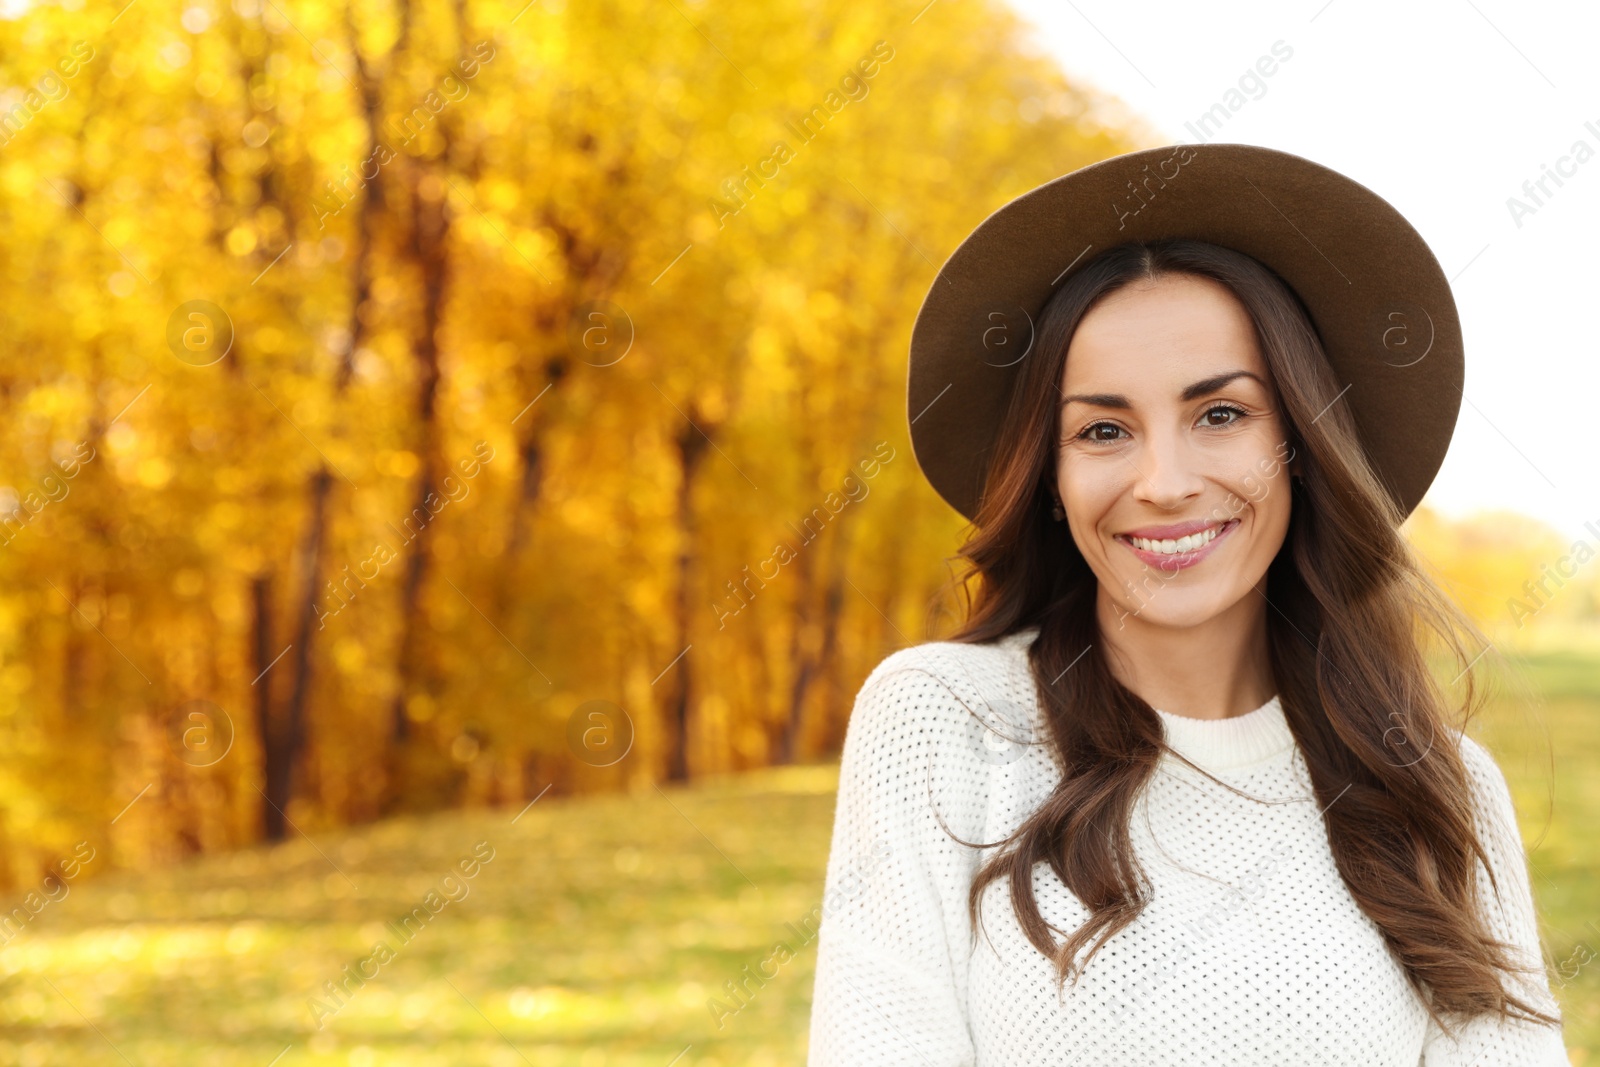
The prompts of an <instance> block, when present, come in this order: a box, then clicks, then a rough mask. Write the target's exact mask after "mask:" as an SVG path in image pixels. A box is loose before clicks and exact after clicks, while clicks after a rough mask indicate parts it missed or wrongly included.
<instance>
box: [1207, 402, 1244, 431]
mask: <svg viewBox="0 0 1600 1067" xmlns="http://www.w3.org/2000/svg"><path fill="white" fill-rule="evenodd" d="M1218 414H1221V415H1224V416H1233V417H1232V418H1221V419H1216V418H1213V416H1215V415H1218ZM1247 414H1248V412H1246V411H1245V410H1244V409H1243V408H1236V407H1234V406H1233V405H1232V404H1218V405H1216V406H1215V407H1212V408H1208V409H1206V413H1205V414H1204V415H1202V416H1200V417H1201V419H1203V420H1205V424H1206V425H1207V426H1227V425H1228V424H1229V423H1234V422H1238V421H1239V420H1240V419H1242V418H1244V417H1245V415H1247Z"/></svg>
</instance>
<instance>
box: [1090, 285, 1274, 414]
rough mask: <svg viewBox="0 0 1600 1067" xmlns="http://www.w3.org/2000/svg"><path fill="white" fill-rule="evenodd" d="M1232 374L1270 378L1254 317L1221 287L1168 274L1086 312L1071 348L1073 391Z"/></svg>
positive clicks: (1110, 297)
mask: <svg viewBox="0 0 1600 1067" xmlns="http://www.w3.org/2000/svg"><path fill="white" fill-rule="evenodd" d="M1230 370H1248V371H1251V372H1253V373H1255V374H1257V375H1259V376H1260V377H1261V378H1262V379H1267V373H1266V367H1265V361H1264V360H1263V359H1262V356H1261V352H1260V348H1259V346H1258V344H1257V342H1256V331H1255V325H1254V323H1253V322H1252V320H1251V318H1250V315H1249V312H1247V311H1246V310H1245V308H1244V305H1243V304H1241V303H1240V302H1239V300H1238V298H1237V297H1235V296H1234V295H1233V294H1232V293H1231V292H1230V291H1229V290H1228V289H1227V288H1226V287H1225V286H1223V285H1222V284H1221V283H1219V282H1214V281H1211V280H1210V279H1205V278H1195V277H1193V276H1189V275H1164V276H1161V277H1159V278H1156V279H1154V280H1153V281H1150V280H1145V281H1141V282H1137V283H1134V284H1132V285H1129V286H1125V287H1123V288H1121V289H1119V290H1117V291H1116V292H1113V293H1111V294H1109V295H1108V296H1106V297H1105V298H1104V299H1103V300H1102V301H1101V302H1099V303H1097V304H1096V305H1095V306H1094V307H1093V308H1091V309H1090V310H1089V312H1088V313H1087V314H1085V315H1084V317H1083V319H1082V321H1081V322H1080V323H1079V324H1078V328H1077V330H1076V331H1075V332H1074V333H1073V337H1072V341H1071V343H1070V344H1069V345H1068V348H1067V358H1066V366H1065V369H1064V372H1063V382H1064V384H1065V386H1066V387H1067V388H1068V389H1069V390H1071V389H1076V388H1078V387H1079V386H1083V387H1086V388H1089V389H1092V390H1097V391H1098V390H1100V389H1102V388H1103V387H1105V386H1109V385H1111V384H1113V383H1121V384H1127V385H1131V384H1135V383H1138V382H1141V381H1152V380H1154V381H1160V382H1167V383H1170V382H1175V381H1180V380H1181V381H1183V382H1184V383H1187V382H1189V381H1191V380H1199V379H1202V378H1207V377H1211V376H1213V375H1216V374H1220V373H1223V372H1226V371H1230Z"/></svg>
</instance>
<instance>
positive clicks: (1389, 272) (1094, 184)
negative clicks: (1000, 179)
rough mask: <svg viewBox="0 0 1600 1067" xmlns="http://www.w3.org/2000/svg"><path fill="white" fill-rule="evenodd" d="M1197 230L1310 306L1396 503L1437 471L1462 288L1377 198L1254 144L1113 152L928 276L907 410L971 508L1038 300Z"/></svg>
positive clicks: (925, 451)
mask: <svg viewBox="0 0 1600 1067" xmlns="http://www.w3.org/2000/svg"><path fill="white" fill-rule="evenodd" d="M1170 237H1189V238H1195V239H1198V240H1202V241H1209V242H1211V243H1213V244H1218V245H1222V246H1224V247H1227V248H1232V249H1235V250H1237V251H1240V252H1244V253H1245V254H1247V255H1250V256H1252V257H1254V258H1255V259H1257V260H1259V261H1260V262H1262V263H1264V264H1265V265H1266V266H1268V267H1269V268H1271V269H1272V270H1273V271H1274V272H1275V273H1276V274H1277V275H1278V276H1279V277H1281V278H1282V279H1283V280H1284V281H1285V282H1287V283H1288V285H1289V286H1290V287H1291V288H1292V289H1293V290H1294V291H1295V292H1296V293H1297V294H1298V295H1299V297H1300V299H1301V301H1302V302H1303V303H1304V304H1305V306H1306V308H1307V310H1308V311H1309V312H1310V314H1311V319H1312V323H1313V325H1314V326H1315V327H1316V330H1317V333H1318V335H1319V336H1320V337H1321V339H1322V344H1323V347H1324V349H1325V350H1326V353H1327V356H1328V360H1329V362H1330V364H1331V365H1332V367H1333V370H1334V374H1335V376H1336V377H1337V379H1338V382H1339V385H1340V387H1341V388H1342V389H1343V390H1344V391H1343V392H1342V393H1341V394H1339V395H1338V397H1337V399H1336V400H1331V402H1335V403H1341V404H1349V405H1350V409H1351V411H1352V413H1353V414H1354V416H1355V421H1356V424H1357V427H1358V429H1359V432H1360V435H1361V440H1362V444H1363V446H1364V448H1365V450H1366V453H1367V457H1368V460H1369V462H1370V463H1371V465H1372V466H1373V468H1374V469H1375V470H1376V472H1377V474H1378V477H1379V478H1380V480H1381V481H1382V482H1383V483H1384V485H1385V487H1386V488H1387V489H1388V490H1389V492H1390V494H1391V496H1392V497H1393V498H1394V500H1395V502H1396V504H1398V505H1399V507H1400V511H1401V514H1402V516H1404V515H1409V514H1410V513H1411V512H1412V510H1414V509H1415V507H1416V505H1417V503H1418V502H1419V501H1420V500H1421V499H1422V496H1423V494H1424V493H1426V492H1427V490H1428V486H1429V485H1431V484H1432V483H1433V479H1434V476H1435V475H1436V474H1437V473H1438V471H1439V466H1440V464H1442V463H1443V462H1444V456H1445V451H1446V450H1447V449H1448V447H1449V444H1450V437H1451V434H1452V433H1453V432H1454V430H1455V424H1456V416H1457V415H1458V413H1459V412H1460V408H1461V395H1462V393H1461V390H1462V379H1463V360H1462V343H1461V324H1460V320H1459V318H1458V316H1457V313H1456V304H1455V298H1454V296H1453V295H1452V294H1451V292H1450V282H1449V279H1448V278H1446V277H1445V274H1444V271H1443V269H1442V268H1441V267H1440V266H1439V262H1438V260H1436V259H1435V258H1434V255H1433V252H1432V251H1431V250H1430V249H1429V248H1428V246H1427V243H1426V242H1424V241H1423V239H1422V236H1421V235H1420V234H1419V233H1417V231H1416V230H1415V229H1414V228H1413V227H1412V226H1411V224H1410V223H1409V222H1407V221H1406V219H1405V217H1404V216H1402V215H1401V214H1400V212H1399V211H1397V210H1396V209H1395V208H1394V207H1393V206H1391V205H1390V204H1389V203H1388V202H1387V201H1385V200H1384V199H1383V198H1382V197H1380V196H1378V195H1377V194H1376V193H1374V192H1372V191H1371V190H1370V189H1368V188H1366V187H1365V186H1363V185H1361V184H1360V183H1358V182H1356V181H1353V180H1352V179H1350V178H1347V177H1345V176H1344V175H1342V174H1340V173H1338V172H1337V171H1334V170H1330V169H1329V168H1327V167H1324V166H1322V165H1320V164H1318V163H1313V162H1311V161H1310V160H1308V159H1304V158H1302V157H1300V156H1296V155H1292V154H1290V153H1288V152H1280V151H1276V150H1274V149H1270V148H1260V147H1257V146H1255V145H1244V144H1202V145H1168V146H1164V147H1161V148H1152V149H1147V150H1144V151H1139V152H1132V153H1128V154H1126V155H1120V156H1116V157H1113V158H1111V159H1107V160H1103V161H1101V162H1099V163H1095V164H1092V165H1090V166H1087V167H1084V168H1082V169H1080V170H1076V171H1073V172H1072V173H1070V174H1066V175H1063V176H1062V177H1059V178H1056V179H1053V180H1052V181H1049V182H1046V183H1045V184H1044V185H1041V186H1039V187H1038V188H1035V189H1033V190H1031V191H1029V192H1027V193H1024V194H1023V195H1021V196H1019V197H1017V198H1016V199H1014V200H1012V201H1010V202H1009V203H1007V204H1005V205H1004V206H1003V207H1001V208H999V209H998V210H996V211H995V212H994V213H993V214H991V215H990V216H989V217H988V218H986V219H984V221H983V222H982V223H981V224H980V225H979V226H978V228H977V229H975V230H973V231H972V233H971V234H969V235H968V236H967V238H966V240H964V241H962V243H961V245H960V247H958V248H957V249H956V250H955V251H954V252H953V253H951V255H950V258H949V259H948V260H946V261H945V264H944V266H943V267H941V268H940V270H939V273H938V276H937V277H936V278H935V279H934V281H933V284H932V286H930V287H929V290H928V294H927V296H926V297H925V298H924V300H923V302H922V309H921V310H920V311H919V312H918V314H917V321H916V325H915V326H914V327H913V329H912V332H911V355H910V371H909V375H908V377H909V382H908V389H907V405H906V407H907V412H906V413H907V417H908V418H909V419H910V420H911V445H912V451H913V453H914V454H915V455H916V457H917V463H918V464H919V465H920V466H921V468H922V471H923V474H924V475H926V477H927V479H928V481H929V482H930V483H932V485H933V487H934V489H936V490H937V491H938V493H939V495H940V496H942V497H943V498H944V499H945V500H946V501H947V502H948V503H949V504H950V505H951V506H952V507H954V508H955V509H956V510H957V511H959V512H961V514H962V515H964V516H966V517H967V518H968V519H969V520H970V519H975V518H976V515H977V512H978V504H979V501H980V499H981V497H982V493H983V481H984V477H985V474H986V472H987V470H988V465H989V462H990V460H991V458H992V454H993V450H994V447H995V443H996V440H997V438H998V434H999V430H1000V423H1001V420H1002V419H1003V418H1004V415H1005V412H1006V409H1007V406H1008V404H1009V402H1010V399H1011V391H1012V385H1013V383H1014V382H1015V381H1016V378H1017V375H1018V373H1019V372H1020V370H1021V367H1022V365H1023V363H1024V361H1025V360H1026V358H1027V356H1028V354H1029V352H1030V350H1031V347H1032V344H1033V341H1034V324H1035V323H1036V322H1037V320H1038V315H1039V311H1040V310H1041V309H1042V308H1043V306H1044V304H1045V303H1046V302H1047V301H1048V300H1049V298H1050V296H1051V295H1052V294H1053V293H1054V292H1055V291H1056V287H1057V286H1058V285H1060V284H1062V282H1064V281H1065V280H1066V279H1067V278H1068V277H1070V276H1071V274H1072V271H1073V270H1074V269H1076V268H1079V267H1081V266H1082V264H1084V263H1087V262H1088V261H1090V260H1091V259H1093V258H1094V256H1095V255H1096V254H1098V253H1100V252H1103V251H1105V250H1106V249H1108V248H1111V247H1113V246H1115V245H1118V244H1122V243H1124V242H1126V241H1134V240H1138V241H1153V240H1159V239H1162V238H1170Z"/></svg>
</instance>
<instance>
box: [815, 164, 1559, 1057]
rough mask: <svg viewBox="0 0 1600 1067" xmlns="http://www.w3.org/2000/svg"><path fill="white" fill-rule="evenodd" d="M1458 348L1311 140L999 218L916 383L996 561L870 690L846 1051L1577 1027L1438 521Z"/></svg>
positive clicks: (1377, 1037)
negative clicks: (1426, 566) (963, 617)
mask: <svg viewBox="0 0 1600 1067" xmlns="http://www.w3.org/2000/svg"><path fill="white" fill-rule="evenodd" d="M1130 190H1131V192H1130ZM1108 203H1109V204H1110V205H1111V210H1110V211H1109V212H1107V211H1106V210H1105V205H1106V204H1108ZM1080 249H1081V250H1082V251H1080ZM1018 311H1020V312H1021V314H1020V315H1018V314H1017V312H1018ZM996 331H998V332H996ZM1461 366H1462V357H1461V343H1460V332H1459V326H1458V320H1457V318H1456V314H1455V307H1454V303H1453V300H1452V298H1451V296H1450V290H1449V284H1448V282H1447V281H1446V279H1445V277H1444V275H1443V272H1442V271H1441V270H1440V268H1439V265H1438V263H1437V262H1436V261H1435V260H1434V258H1433V256H1432V255H1431V254H1430V253H1429V252H1428V250H1427V247H1426V245H1425V244H1424V242H1423V241H1422V239H1421V237H1420V236H1419V235H1417V233H1416V232H1415V230H1413V229H1412V228H1411V227H1410V226H1409V224H1407V223H1406V221H1405V220H1404V219H1403V218H1402V217H1401V216H1400V215H1399V214H1398V213H1397V212H1396V211H1395V210H1394V209H1393V208H1392V207H1390V206H1389V205H1388V204H1387V203H1385V202H1384V201H1382V200H1381V199H1380V198H1378V197H1377V196H1376V195H1375V194H1373V193H1371V192H1370V191H1369V190H1367V189H1365V188H1364V187H1362V186H1360V185H1358V184H1357V183H1355V182H1353V181H1351V180H1350V179H1348V178H1345V177H1343V176H1341V175H1339V174H1337V173H1336V172H1334V171H1331V170H1328V169H1327V168H1324V167H1320V166H1318V165H1317V164H1314V163H1311V162H1309V161H1307V160H1304V159H1300V158H1299V157H1296V156H1292V155H1288V154H1286V153H1281V152H1274V151H1270V150H1267V149H1261V148H1254V147H1249V146H1244V145H1208V146H1200V147H1184V148H1176V147H1174V148H1164V149H1157V150H1152V151H1150V152H1140V153H1133V154H1131V155H1128V156H1122V157H1118V158H1116V159H1113V160H1108V161H1106V162H1103V163H1100V164H1096V165H1095V166H1093V167H1089V168H1085V169H1084V170H1081V171H1077V172H1074V173H1073V174H1070V175H1067V176H1065V177H1063V178H1059V179H1056V180H1055V181H1053V182H1051V183H1049V184H1047V185H1044V186H1041V187H1040V188H1038V189H1036V190H1034V191H1032V192H1031V193H1028V194H1026V195H1025V196H1023V197H1020V198H1018V199H1017V200H1014V201H1012V202H1011V203H1010V204H1008V205H1006V206H1005V207H1003V208H1002V209H1001V210H1000V211H998V212H996V213H995V214H994V215H992V216H990V218H989V219H987V220H986V221H985V222H984V223H983V224H982V225H981V226H980V227H979V228H978V229H977V230H976V231H974V233H973V234H972V235H971V236H969V237H968V238H967V240H966V241H965V242H964V243H963V245H962V246H961V248H960V249H958V250H957V252H956V253H955V254H954V255H952V256H951V258H950V261H949V262H947V263H946V264H945V266H944V268H943V269H942V270H941V271H940V274H939V276H938V278H936V279H935V281H934V283H933V286H932V288H931V289H930V292H929V295H928V298H927V301H926V302H925V303H924V305H923V309H922V312H921V314H920V315H919V318H918V322H917V327H916V329H915V331H914V332H913V337H912V354H911V389H910V405H909V414H910V417H911V419H912V423H911V430H912V440H913V445H914V446H915V450H916V453H917V457H918V461H919V463H920V464H921V465H922V468H923V471H924V473H925V474H927V476H928V477H929V479H930V481H931V482H932V483H933V484H934V486H935V488H936V489H938V490H939V492H940V493H941V494H942V495H944V497H945V498H946V499H947V500H948V501H950V502H951V503H952V504H953V505H954V506H956V507H957V509H958V510H960V511H961V512H962V513H963V514H965V515H966V516H967V517H968V518H970V519H973V520H974V523H975V525H976V527H977V532H976V533H975V534H974V536H973V537H972V539H971V540H970V542H969V543H968V544H967V545H966V546H965V547H964V548H963V550H962V554H963V556H964V557H965V558H966V559H967V560H968V561H969V562H970V563H971V565H972V575H971V577H975V578H976V579H977V592H976V595H975V597H974V598H973V600H972V602H971V604H970V611H969V616H968V619H967V621H966V623H965V625H964V626H963V627H962V628H961V629H960V631H959V632H958V633H957V634H956V635H955V636H954V637H953V638H951V639H950V640H948V641H939V642H930V643H925V644H921V645H917V646H914V647H911V648H907V649H903V650H901V651H899V652H896V653H894V654H893V655H891V656H889V657H888V658H887V659H885V660H884V661H883V662H882V663H881V664H879V665H878V667H877V668H876V669H875V670H874V671H873V672H872V674H871V676H870V677H869V678H868V679H867V681H866V682H865V684H864V685H863V686H862V689H861V691H860V694H859V696H858V698H857V701H856V706H855V709H854V711H853V713H852V717H851V720H850V725H849V729H848V733H847V737H846V741H845V748H844V754H843V760H842V765H841V777H840V792H839V801H838V807H837V810H836V815H835V826H834V836H833V845H832V853H831V856H830V860H829V866H828V875H827V883H828V884H827V891H826V893H825V896H824V903H823V922H822V926H821V930H820V936H819V940H818V946H819V947H818V961H817V975H816V988H815V996H814V1005H813V1014H812V1021H811V1052H810V1061H809V1062H810V1063H811V1064H812V1065H813V1067H821V1065H835V1064H839V1065H843V1064H849V1065H852V1067H863V1065H868V1067H870V1065H875V1064H907V1065H912V1064H926V1065H929V1067H958V1065H966V1067H974V1065H978V1067H987V1065H994V1067H1000V1065H1004V1067H1024V1065H1033V1064H1039V1065H1043V1064H1051V1065H1066V1064H1085V1065H1088V1064H1095V1065H1098V1064H1139V1065H1148V1064H1169V1063H1170V1064H1180V1063H1181V1064H1194V1063H1216V1064H1229V1065H1255V1064H1261V1065H1266V1064H1272V1065H1274V1067H1279V1065H1283V1064H1326V1065H1330V1067H1331V1065H1335V1064H1360V1065H1362V1067H1371V1065H1391V1064H1392V1065H1405V1067H1414V1065H1418V1064H1423V1065H1426V1067H1443V1065H1456V1067H1467V1065H1474V1067H1490V1065H1498V1064H1504V1065H1511V1064H1515V1065H1518V1067H1527V1065H1552V1067H1553V1065H1556V1064H1562V1065H1564V1064H1566V1063H1567V1057H1566V1054H1565V1052H1564V1050H1563V1045H1562V1041H1561V1031H1560V1016H1559V1011H1558V1008H1557V1006H1556V1004H1555V1002H1554V999H1553V998H1552V996H1551V994H1550V989H1549V984H1548V980H1547V978H1546V976H1545V973H1544V969H1543V967H1542V963H1541V960H1542V956H1541V952H1540V945H1539V934H1538V926H1537V920H1536V913H1535V909H1534V904H1533V900H1532V895H1531V891H1530V886H1529V879H1528V870H1527V864H1526V859H1525V857H1524V855H1523V852H1522V844H1521V839H1520V835H1519V833H1518V830H1517V825H1516V821H1515V813H1514V811H1513V808H1512V803H1511V798H1510V794H1509V792H1508V790H1507V787H1506V783H1505V779H1504V777H1503V776H1502V775H1501V772H1500V770H1499V768H1498V767H1497V765H1496V764H1495V761H1494V759H1493V758H1492V757H1491V755H1490V754H1489V753H1488V752H1487V751H1486V750H1485V749H1484V748H1483V747H1482V746H1481V745H1480V744H1478V743H1477V742H1476V741H1474V740H1472V739H1471V738H1469V737H1467V736H1465V734H1464V733H1462V732H1461V729H1460V726H1459V725H1454V726H1453V725H1452V719H1453V718H1454V716H1452V715H1451V714H1449V713H1448V710H1449V708H1450V707H1452V706H1457V705H1462V706H1464V707H1466V708H1467V709H1471V708H1472V707H1473V705H1474V700H1473V689H1472V681H1471V675H1472V668H1473V667H1474V666H1475V662H1476V660H1477V659H1478V658H1479V657H1480V655H1481V650H1483V649H1484V648H1485V647H1486V642H1485V641H1484V640H1483V638H1482V636H1481V635H1480V634H1478V633H1477V631H1476V630H1475V629H1474V628H1473V626H1472V624H1471V623H1470V622H1469V621H1468V620H1467V619H1466V618H1465V617H1464V616H1463V615H1461V613H1460V612H1459V611H1458V609H1456V608H1455V607H1454V605H1453V604H1452V603H1451V602H1450V601H1449V600H1448V598H1446V597H1445V596H1443V595H1442V594H1441V593H1440V592H1439V591H1438V590H1437V589H1436V588H1435V587H1434V586H1433V585H1432V584H1431V583H1430V582H1429V581H1428V579H1427V578H1426V577H1425V576H1424V575H1423V574H1422V572H1421V571H1420V570H1419V568H1418V565H1417V563H1416V561H1415V560H1414V558H1413V556H1412V555H1411V553H1410V552H1409V550H1408V549H1407V546H1406V544H1405V542H1404V540H1403V539H1402V538H1401V536H1400V533H1399V531H1398V528H1399V526H1400V523H1401V522H1402V521H1403V520H1404V518H1405V517H1406V515H1407V514H1408V513H1409V512H1410V511H1411V510H1412V509H1413V508H1414V507H1415V506H1416V503H1417V501H1418V500H1420V499H1421V497H1422V494H1423V493H1424V492H1425V490H1426V489H1427V486H1428V484H1429V483H1430V482H1431V481H1432V478H1433V476H1434V474H1435V472H1436V471H1437V469H1438V466H1439V464H1440V462H1441V461H1442V459H1443V455H1444V452H1445V449H1446V447H1447V445H1448V442H1449V437H1450V434H1451V432H1452V430H1453V427H1454V423H1455V416H1456V412H1457V409H1458V407H1459V402H1460V395H1461V393H1460V390H1461V377H1462V375H1461ZM941 405H942V406H941ZM1424 634H1427V635H1431V637H1432V638H1437V639H1438V641H1439V642H1440V644H1441V645H1442V648H1443V649H1444V650H1445V651H1448V652H1449V653H1451V654H1452V655H1453V656H1454V657H1455V659H1456V661H1457V665H1456V670H1459V671H1460V672H1461V674H1460V676H1459V677H1457V678H1456V679H1455V680H1454V681H1453V682H1451V683H1448V684H1446V683H1443V681H1442V680H1436V679H1435V678H1434V676H1433V674H1432V673H1430V670H1429V667H1428V663H1427V658H1426V652H1427V651H1429V647H1430V646H1428V645H1425V644H1423V643H1422V637H1421V635H1424ZM1450 673H1452V674H1454V673H1455V670H1452V671H1451V672H1450ZM1462 685H1464V686H1465V692H1466V697H1465V700H1464V701H1460V700H1457V699H1455V698H1453V697H1452V696H1451V695H1450V694H1451V693H1453V692H1454V691H1455V690H1456V689H1457V688H1458V687H1460V686H1462Z"/></svg>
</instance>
